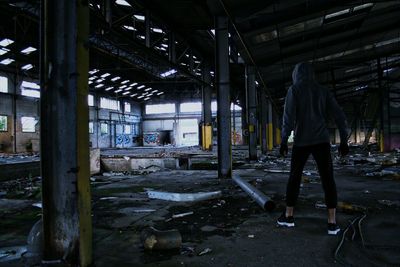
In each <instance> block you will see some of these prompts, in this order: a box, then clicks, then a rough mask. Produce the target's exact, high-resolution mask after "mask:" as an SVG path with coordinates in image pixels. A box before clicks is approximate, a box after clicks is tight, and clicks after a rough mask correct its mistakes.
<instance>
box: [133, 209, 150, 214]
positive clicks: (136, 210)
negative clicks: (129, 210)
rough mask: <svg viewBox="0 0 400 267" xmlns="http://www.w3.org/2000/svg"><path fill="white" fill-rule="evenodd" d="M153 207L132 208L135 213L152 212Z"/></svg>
mask: <svg viewBox="0 0 400 267" xmlns="http://www.w3.org/2000/svg"><path fill="white" fill-rule="evenodd" d="M154 211H156V210H155V209H134V210H133V212H135V213H146V212H154Z"/></svg>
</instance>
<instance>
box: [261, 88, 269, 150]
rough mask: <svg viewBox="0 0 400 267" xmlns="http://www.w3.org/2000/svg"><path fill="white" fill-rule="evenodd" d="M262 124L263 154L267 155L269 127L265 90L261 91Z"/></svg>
mask: <svg viewBox="0 0 400 267" xmlns="http://www.w3.org/2000/svg"><path fill="white" fill-rule="evenodd" d="M260 122H261V123H260V124H261V152H262V153H263V154H264V155H265V154H267V151H268V142H267V128H268V127H267V126H268V101H267V98H266V96H265V92H264V90H260Z"/></svg>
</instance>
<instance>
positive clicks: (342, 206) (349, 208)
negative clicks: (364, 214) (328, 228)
mask: <svg viewBox="0 0 400 267" xmlns="http://www.w3.org/2000/svg"><path fill="white" fill-rule="evenodd" d="M315 208H316V209H326V208H327V206H326V204H325V203H324V202H322V201H317V202H316V203H315ZM336 208H337V209H338V210H340V211H343V212H350V213H352V212H355V211H365V210H367V208H365V207H363V206H360V205H354V204H350V203H346V202H341V201H339V202H338V204H337V207H336Z"/></svg>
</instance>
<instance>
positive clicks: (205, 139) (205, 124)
mask: <svg viewBox="0 0 400 267" xmlns="http://www.w3.org/2000/svg"><path fill="white" fill-rule="evenodd" d="M203 81H204V84H203V87H202V124H201V131H200V134H199V136H200V144H201V146H202V148H203V149H204V150H209V151H211V150H212V112H211V94H212V88H211V74H210V68H209V66H206V67H204V71H203Z"/></svg>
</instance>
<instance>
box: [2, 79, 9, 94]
mask: <svg viewBox="0 0 400 267" xmlns="http://www.w3.org/2000/svg"><path fill="white" fill-rule="evenodd" d="M0 92H1V93H8V79H7V77H3V76H0Z"/></svg>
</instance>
